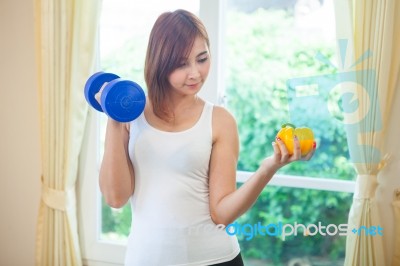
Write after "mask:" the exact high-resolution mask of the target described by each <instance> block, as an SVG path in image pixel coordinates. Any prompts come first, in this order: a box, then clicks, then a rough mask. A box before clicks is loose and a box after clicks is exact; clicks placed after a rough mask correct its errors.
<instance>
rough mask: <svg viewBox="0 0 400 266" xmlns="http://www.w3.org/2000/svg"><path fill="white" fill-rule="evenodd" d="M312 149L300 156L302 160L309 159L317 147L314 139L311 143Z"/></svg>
mask: <svg viewBox="0 0 400 266" xmlns="http://www.w3.org/2000/svg"><path fill="white" fill-rule="evenodd" d="M312 145H313V146H312V149H311V151H310V152H309V153H307V155H306V156H305V157H303V158H302V160H304V161H309V160H310V159H311V157H313V155H314V153H315V149H316V148H317V143H316V142H315V141H314V142H313V144H312Z"/></svg>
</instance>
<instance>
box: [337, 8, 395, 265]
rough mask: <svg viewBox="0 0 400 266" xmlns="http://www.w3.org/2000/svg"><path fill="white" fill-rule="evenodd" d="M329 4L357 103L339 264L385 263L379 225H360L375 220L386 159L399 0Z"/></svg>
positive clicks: (349, 134)
mask: <svg viewBox="0 0 400 266" xmlns="http://www.w3.org/2000/svg"><path fill="white" fill-rule="evenodd" d="M335 4H336V6H335V7H336V18H337V32H338V37H339V39H341V40H344V39H346V40H347V43H348V47H347V48H348V49H347V51H346V52H347V54H348V56H347V58H346V59H347V61H348V62H347V63H348V64H347V66H348V67H349V68H351V67H353V70H351V71H353V72H352V73H353V74H354V80H353V81H354V82H353V83H352V84H349V83H348V84H345V86H350V87H351V88H350V89H351V90H352V91H353V92H354V94H355V95H356V97H357V104H358V106H357V110H356V111H355V113H354V117H353V120H352V121H348V123H347V124H346V131H347V137H348V144H349V151H350V156H351V159H352V161H353V162H354V166H355V168H356V170H357V179H356V191H355V193H354V197H353V204H352V207H351V210H350V213H349V218H348V224H349V235H348V237H347V243H346V260H345V265H378V266H379V265H387V264H386V257H385V254H384V249H383V244H382V236H381V235H380V234H379V228H375V231H366V230H365V228H361V229H360V227H361V226H365V227H366V228H370V227H371V226H377V225H380V224H381V223H380V221H381V219H380V217H379V212H378V207H377V204H376V199H375V192H376V189H377V187H378V185H379V184H378V178H377V177H378V174H379V173H380V170H381V169H382V167H383V166H384V165H385V164H386V162H387V158H388V157H387V156H386V155H385V154H384V150H383V147H384V143H383V142H384V140H385V139H386V138H385V137H386V136H387V132H388V130H389V127H388V126H389V123H388V120H389V118H390V110H391V107H392V103H393V97H394V93H395V88H396V85H397V83H398V82H399V66H400V49H399V47H400V37H399V36H400V35H399V32H400V17H399V16H398V14H400V1H397V0H380V1H364V0H353V1H346V0H339V1H337V2H336V1H335ZM339 48H340V49H341V51H343V50H344V49H343V47H339ZM341 54H342V55H344V54H346V53H343V52H342V53H341ZM341 59H343V58H341ZM350 104H351V103H350ZM379 177H380V179H381V178H395V177H394V176H379ZM353 229H354V231H352V230H353Z"/></svg>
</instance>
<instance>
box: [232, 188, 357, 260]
mask: <svg viewBox="0 0 400 266" xmlns="http://www.w3.org/2000/svg"><path fill="white" fill-rule="evenodd" d="M352 197H353V195H352V194H351V193H344V192H343V193H338V192H328V191H320V190H305V189H298V188H284V187H273V186H267V187H266V188H265V189H264V190H263V192H262V193H261V195H260V197H259V198H258V200H257V202H256V204H255V205H254V206H253V207H252V208H251V209H250V210H249V211H248V212H247V213H246V214H245V215H243V216H242V217H241V218H240V219H238V220H237V221H236V223H237V224H236V225H237V227H236V229H237V232H239V230H240V229H241V233H240V234H237V236H238V238H239V242H240V247H241V251H242V254H243V258H244V260H245V265H247V266H261V265H277V266H278V265H324V266H327V265H329V266H333V265H343V263H344V254H345V246H346V245H345V243H346V237H345V236H341V235H339V229H338V227H339V226H340V224H347V214H348V212H349V209H350V204H351V199H352ZM319 222H320V223H321V225H319ZM280 223H281V224H282V227H283V226H284V225H287V228H286V229H285V230H282V232H283V231H285V232H287V234H288V236H287V237H283V236H282V234H279V224H280ZM296 223H297V225H298V231H297V233H298V234H297V236H295V235H294V230H293V234H290V231H291V228H290V225H291V226H293V227H294V226H295V225H296ZM299 224H302V225H304V226H305V227H309V229H310V235H308V236H304V234H303V232H304V231H303V230H302V227H301V226H300V225H299ZM260 225H262V226H265V227H267V226H268V225H270V227H269V230H268V232H269V233H268V234H264V235H262V232H263V230H262V229H261V230H260ZM314 225H316V226H319V227H320V228H321V229H320V231H321V232H322V234H326V235H325V236H323V235H322V234H320V233H315V232H316V229H315V226H314ZM327 228H328V229H327ZM256 230H258V231H256ZM318 230H319V229H318ZM327 230H328V233H327ZM336 230H337V233H335V231H336ZM260 232H261V233H260ZM264 232H265V229H264ZM275 233H276V236H274V235H275ZM313 234H315V235H313ZM296 261H297V264H296V263H295V262H296Z"/></svg>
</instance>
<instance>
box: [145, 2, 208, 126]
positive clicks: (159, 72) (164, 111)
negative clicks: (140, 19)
mask: <svg viewBox="0 0 400 266" xmlns="http://www.w3.org/2000/svg"><path fill="white" fill-rule="evenodd" d="M197 36H200V37H202V38H204V40H205V41H206V43H207V46H210V44H209V39H208V35H207V31H206V29H205V27H204V25H203V23H202V22H201V21H200V19H199V18H198V17H196V16H195V15H194V14H192V13H190V12H188V11H186V10H182V9H179V10H176V11H174V12H166V13H163V14H161V15H160V16H159V17H158V19H157V20H156V22H155V23H154V26H153V29H152V30H151V33H150V38H149V43H148V46H147V53H146V61H145V66H144V78H145V80H146V85H147V90H148V96H149V99H150V101H151V103H152V106H153V112H154V114H155V115H156V116H158V117H159V118H161V119H163V120H168V119H169V118H171V114H170V112H169V110H168V106H167V97H168V92H169V91H170V89H171V85H170V83H169V81H168V77H169V75H170V74H171V73H172V72H173V71H174V70H175V69H176V68H178V66H179V64H180V63H181V62H182V59H184V58H186V57H187V56H188V55H189V53H190V51H191V49H192V47H193V43H194V40H195V38H196V37H197Z"/></svg>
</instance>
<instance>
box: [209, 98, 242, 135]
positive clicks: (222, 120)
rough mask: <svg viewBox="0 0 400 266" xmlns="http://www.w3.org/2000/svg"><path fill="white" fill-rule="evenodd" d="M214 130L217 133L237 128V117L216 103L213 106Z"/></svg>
mask: <svg viewBox="0 0 400 266" xmlns="http://www.w3.org/2000/svg"><path fill="white" fill-rule="evenodd" d="M212 118H213V131H215V132H216V133H219V132H227V131H234V132H236V130H237V125H236V119H235V117H234V116H233V115H232V113H231V112H229V111H228V110H227V109H226V108H224V107H222V106H217V105H214V108H213V115H212Z"/></svg>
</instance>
